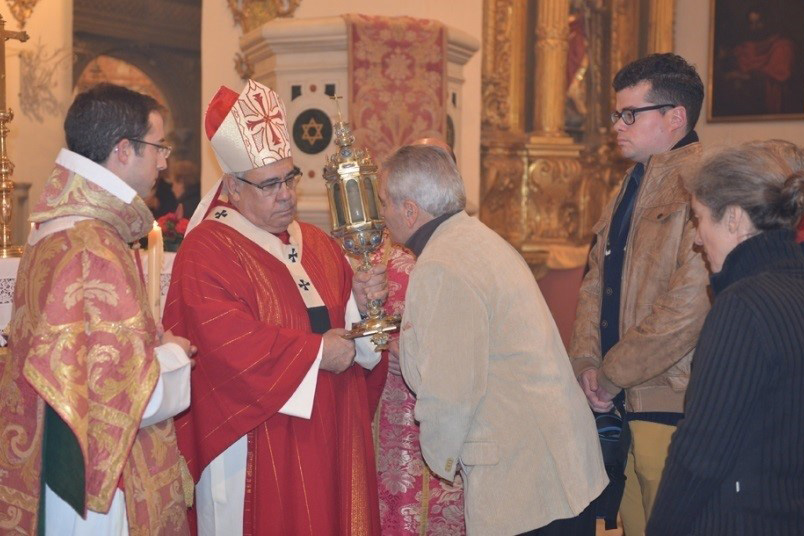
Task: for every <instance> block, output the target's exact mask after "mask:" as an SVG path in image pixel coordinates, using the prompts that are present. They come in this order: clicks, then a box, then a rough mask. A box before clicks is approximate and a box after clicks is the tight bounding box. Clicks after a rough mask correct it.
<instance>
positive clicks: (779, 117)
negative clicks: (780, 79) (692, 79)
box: [706, 0, 804, 123]
mask: <svg viewBox="0 0 804 536" xmlns="http://www.w3.org/2000/svg"><path fill="white" fill-rule="evenodd" d="M716 8H717V0H709V56H708V59H709V69H708V72H707V78H706V120H707V121H708V122H709V123H735V122H743V121H745V122H754V121H788V120H796V119H797V120H801V119H804V113H785V114H756V115H754V114H750V115H749V114H745V115H719V116H715V115H714V105H715V91H714V90H715V80H714V78H715V68H716V65H715V59H716V56H715V54H716V52H715V23H716V17H717V9H716ZM798 61H799V63H800V61H801V60H800V59H798ZM801 99H802V100H804V94H801Z"/></svg>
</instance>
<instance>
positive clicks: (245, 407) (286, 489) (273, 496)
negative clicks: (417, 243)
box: [164, 81, 387, 536]
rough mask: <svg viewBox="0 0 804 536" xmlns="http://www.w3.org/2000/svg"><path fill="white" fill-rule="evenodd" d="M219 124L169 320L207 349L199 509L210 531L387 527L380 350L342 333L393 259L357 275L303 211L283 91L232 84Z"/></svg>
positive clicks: (195, 384) (201, 387) (193, 443)
mask: <svg viewBox="0 0 804 536" xmlns="http://www.w3.org/2000/svg"><path fill="white" fill-rule="evenodd" d="M205 124H206V130H207V135H208V137H209V138H210V141H211V143H212V146H213V149H214V150H215V153H216V155H217V157H218V160H219V162H220V164H221V167H222V168H223V170H224V176H223V178H222V181H221V185H220V186H219V187H218V189H217V192H218V193H217V195H216V196H215V199H214V200H213V201H212V202H211V203H210V204H208V206H204V204H202V206H201V207H200V208H199V210H200V211H203V214H201V215H202V216H203V220H201V221H200V223H199V224H198V225H197V227H195V228H193V229H191V232H188V235H187V237H186V238H185V240H184V242H183V243H182V246H181V248H180V249H179V252H178V255H177V257H176V261H175V264H174V269H173V274H172V278H171V286H170V290H169V292H168V297H167V300H166V307H165V321H164V323H165V328H166V329H171V330H173V332H174V333H176V334H180V335H183V336H186V337H191V338H192V340H193V341H194V343H195V344H196V345H197V347H198V354H197V357H196V363H197V365H196V368H195V369H194V371H193V374H192V403H191V405H190V409H189V411H188V412H186V413H185V414H183V415H182V416H180V417H179V418H178V419H177V421H176V430H177V435H178V441H179V448H180V450H181V451H182V453H183V454H184V456H185V458H186V459H187V462H188V465H189V467H190V472H191V474H192V475H193V478H194V479H195V481H196V482H197V488H196V506H195V509H194V510H195V511H194V515H192V514H191V521H195V522H196V523H197V525H196V530H197V532H198V533H199V534H224V533H225V534H240V533H242V534H255V535H270V534H277V535H279V534H282V535H285V534H293V535H308V534H309V535H316V536H317V535H338V534H341V535H359V534H379V513H378V500H377V485H376V477H375V467H374V453H373V447H372V438H371V428H370V421H371V415H370V414H369V413H370V411H369V404H368V400H369V393H368V392H367V387H366V381H365V377H366V370H367V369H369V368H371V367H373V366H374V365H376V362H377V361H379V354H378V353H376V352H374V351H373V348H371V347H368V345H367V347H366V348H365V350H363V349H361V348H360V347H361V344H360V343H358V344H357V346H358V349H357V358H355V355H356V350H355V344H354V343H353V342H351V341H347V340H345V339H344V338H343V337H342V335H343V334H344V333H345V331H344V330H343V328H344V326H345V325H346V324H345V322H346V321H350V320H354V319H359V312H358V311H359V309H360V307H363V308H365V301H366V296H369V297H370V298H374V297H384V296H385V295H386V294H387V288H386V287H387V285H386V283H385V276H384V268H378V269H375V270H374V272H371V273H368V274H360V275H357V276H353V273H352V270H351V268H350V266H349V264H348V262H347V260H346V258H345V257H344V255H343V253H342V252H341V250H340V248H339V247H338V245H337V244H336V243H335V242H334V241H333V240H332V239H331V238H330V237H329V236H327V235H326V234H325V233H323V232H322V231H320V230H319V229H317V228H315V227H313V226H311V225H307V224H304V223H298V222H296V221H295V220H294V215H295V207H296V193H295V185H296V183H297V181H298V179H299V176H300V172H299V170H298V168H295V167H294V165H293V160H292V158H291V155H290V143H289V138H288V132H287V128H286V124H285V111H284V107H283V105H282V103H281V101H280V100H279V98H278V96H277V95H276V93H275V92H273V91H272V90H271V89H269V88H267V87H265V86H262V85H261V84H258V83H256V82H253V81H249V82H248V84H247V86H246V88H245V89H244V90H243V92H242V93H241V94H240V95H238V94H237V93H235V92H233V91H231V90H228V89H226V88H221V90H220V91H219V92H218V94H217V95H216V96H215V97H214V98H213V101H212V102H211V103H210V106H209V108H208V110H207V114H206V119H205ZM353 279H354V287H355V288H354V290H355V293H354V294H355V295H354V297H353V295H352V287H353ZM355 360H356V361H357V364H353V362H354V361H355ZM361 365H363V366H361ZM375 399H376V394H375Z"/></svg>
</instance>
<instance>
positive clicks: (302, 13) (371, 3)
mask: <svg viewBox="0 0 804 536" xmlns="http://www.w3.org/2000/svg"><path fill="white" fill-rule="evenodd" d="M460 5H461V7H460V9H456V4H455V3H453V2H433V1H432V0H409V1H407V2H377V1H376V0H343V1H339V2H331V1H329V0H303V1H302V3H301V5H300V6H299V8H298V9H297V10H296V12H295V15H294V17H295V18H313V17H331V16H337V15H342V14H345V13H362V14H365V15H382V16H411V17H418V18H425V19H434V20H438V21H441V22H443V23H445V24H447V25H449V26H451V27H453V28H456V29H458V30H461V31H463V32H466V33H468V34H469V35H471V36H473V37H475V38H476V39H478V41H479V40H480V39H481V36H482V27H483V2H482V0H464V1H462V2H461V4H460ZM201 24H202V29H201V63H202V94H201V100H202V102H206V101H207V100H209V98H210V97H212V95H213V94H214V93H215V91H216V90H217V89H218V87H220V86H221V85H222V84H223V85H228V86H229V87H232V88H237V89H238V91H239V89H240V88H241V87H242V85H243V82H242V81H241V80H240V78H239V77H238V75H237V73H236V72H235V69H234V63H233V60H232V58H233V57H234V55H235V53H237V52H238V51H239V48H238V39H239V36H240V29H239V28H238V27H235V25H234V23H233V22H232V15H231V13H230V12H229V10H228V8H227V6H226V2H225V1H223V0H220V1H209V0H207V1H205V2H204V4H203V15H202V23H201ZM480 61H481V59H480V52H478V53H476V54H475V55H474V56H473V57H472V58H471V59H470V60H469V62H468V63H467V64H466V66H465V67H464V76H465V78H466V82H465V84H464V86H463V99H464V106H463V117H462V123H463V128H462V132H461V133H460V135H461V136H462V140H461V142H462V146H463V147H464V150H463V152H462V154H461V155H460V161H459V162H458V167H459V168H460V170H461V173H462V175H463V178H464V181H465V183H466V190H467V200H468V202H469V204H470V205H471V206H473V207H477V206H478V204H479V196H480V152H479V147H480ZM202 113H203V112H202ZM202 153H203V157H202V180H201V184H202V191H205V190H206V189H207V188H209V187H211V185H212V184H213V182H214V181H215V180H216V179H217V178H218V175H219V173H220V171H219V168H218V166H217V163H216V162H215V157H214V155H213V154H212V151H211V150H210V149H209V147H204V149H203V151H202ZM322 165H323V160H322Z"/></svg>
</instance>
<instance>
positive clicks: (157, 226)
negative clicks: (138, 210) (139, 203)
mask: <svg viewBox="0 0 804 536" xmlns="http://www.w3.org/2000/svg"><path fill="white" fill-rule="evenodd" d="M157 229H159V224H158V223H156V222H154V231H156V230H157Z"/></svg>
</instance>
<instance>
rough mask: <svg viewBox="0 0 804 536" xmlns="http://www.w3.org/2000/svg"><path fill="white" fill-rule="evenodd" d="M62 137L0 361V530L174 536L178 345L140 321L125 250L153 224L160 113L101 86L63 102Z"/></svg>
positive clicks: (181, 528) (139, 283) (184, 385)
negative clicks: (2, 515)
mask: <svg viewBox="0 0 804 536" xmlns="http://www.w3.org/2000/svg"><path fill="white" fill-rule="evenodd" d="M64 130H65V135H66V139H67V147H68V149H62V151H61V152H60V153H59V155H58V157H57V158H56V166H55V169H54V170H53V173H52V174H51V176H50V178H49V179H48V182H47V183H46V184H45V188H44V192H43V193H42V196H41V197H40V199H39V200H38V201H37V203H36V205H35V206H34V208H33V210H32V211H31V217H30V219H31V221H32V222H33V223H34V224H35V226H34V227H33V228H32V229H31V233H30V235H29V237H28V244H27V246H26V248H25V254H24V255H23V257H22V259H21V261H20V267H19V270H18V274H17V284H16V288H15V290H14V314H13V316H12V319H11V323H10V324H9V334H10V335H9V347H10V350H11V355H10V357H9V356H4V357H3V359H0V377H2V378H5V379H9V380H10V381H8V382H7V383H3V384H2V385H0V391H2V393H3V395H2V396H0V399H2V401H0V413H2V414H3V420H2V424H1V425H0V430H1V431H2V434H0V435H2V438H3V439H2V440H0V450H2V452H4V453H8V454H9V455H8V456H4V460H3V461H2V462H0V510H2V511H3V512H11V511H16V512H17V516H16V517H14V516H12V518H13V519H11V521H9V520H6V521H8V523H4V524H3V529H4V530H5V531H8V532H7V533H14V534H17V533H19V534H36V533H37V529H38V530H39V533H40V534H46V535H52V534H60V535H76V534H81V535H90V534H93V535H94V534H97V535H104V536H106V535H111V536H114V535H121V534H129V533H131V534H188V533H189V527H188V524H187V519H186V512H187V510H186V509H187V505H188V504H191V503H192V482H191V481H190V479H189V477H187V468H186V466H185V464H184V461H183V460H182V458H181V456H180V455H179V450H178V447H177V445H176V435H175V430H174V427H173V420H172V419H171V417H172V416H173V415H175V414H177V413H179V412H181V411H183V410H185V409H186V408H187V405H188V404H189V403H190V366H191V365H190V360H189V355H191V354H192V352H193V349H192V347H191V346H190V342H189V341H188V340H187V339H184V338H182V337H177V336H173V335H172V334H171V332H170V331H166V332H162V329H161V326H160V325H159V319H158V318H153V316H152V315H151V312H150V309H149V308H148V307H147V302H148V298H147V296H146V292H145V285H144V281H143V280H142V278H141V275H140V274H141V270H139V269H138V266H137V264H138V262H137V260H135V256H134V255H132V254H131V249H130V248H129V246H128V244H129V243H131V242H134V241H137V240H139V239H140V238H141V237H143V236H144V235H145V234H146V233H147V232H148V231H149V230H150V229H151V228H152V225H153V223H154V219H153V216H152V215H151V212H150V211H149V210H148V207H146V206H145V202H144V201H143V199H142V198H143V197H144V196H145V195H147V194H148V192H149V191H150V189H151V187H152V185H153V183H154V181H155V180H156V176H157V174H158V173H159V170H161V169H164V168H165V166H166V165H167V162H166V160H165V159H166V157H167V153H168V152H169V148H167V147H165V146H163V141H164V135H165V134H164V126H163V119H162V113H161V107H160V106H159V105H158V104H157V102H156V101H155V100H154V99H152V98H151V97H148V96H146V95H142V94H140V93H137V92H135V91H131V90H129V89H126V88H123V87H120V86H115V85H111V84H101V85H98V86H95V87H93V88H91V89H89V90H87V91H85V92H83V93H81V94H79V95H78V96H77V97H76V98H75V101H74V102H73V104H72V105H71V106H70V109H69V110H68V112H67V118H66V119H65V121H64ZM162 148H165V149H168V150H167V151H165V150H162ZM136 259H138V258H136ZM9 523H10V524H9Z"/></svg>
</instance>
